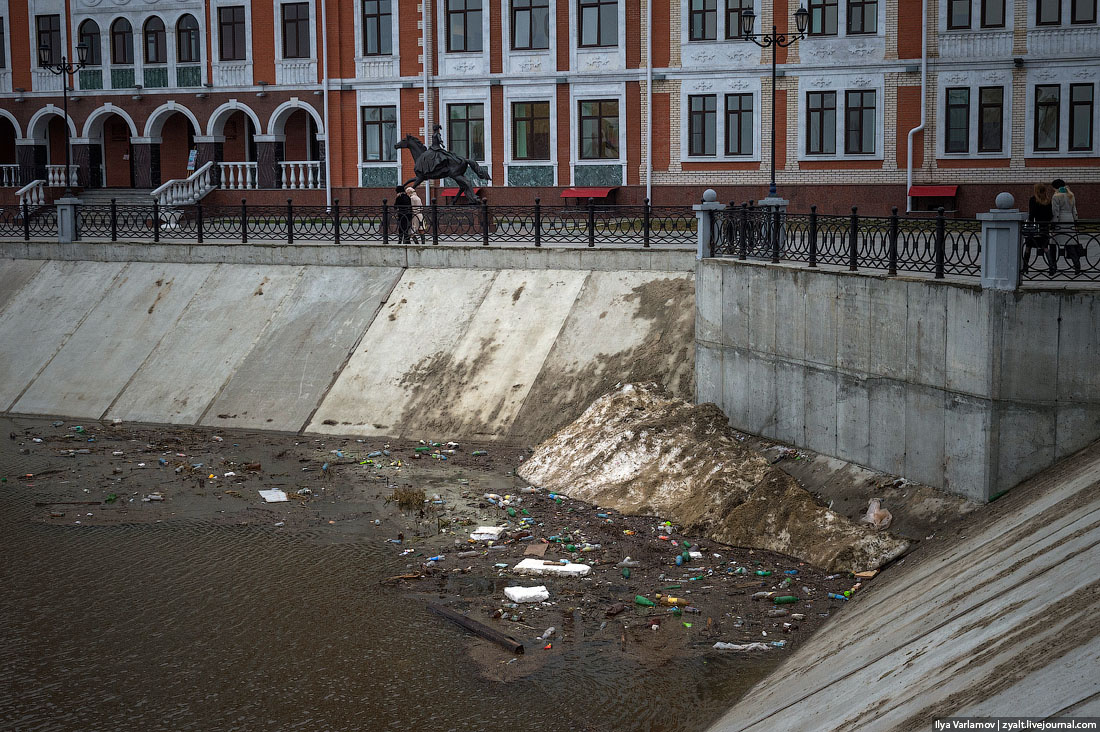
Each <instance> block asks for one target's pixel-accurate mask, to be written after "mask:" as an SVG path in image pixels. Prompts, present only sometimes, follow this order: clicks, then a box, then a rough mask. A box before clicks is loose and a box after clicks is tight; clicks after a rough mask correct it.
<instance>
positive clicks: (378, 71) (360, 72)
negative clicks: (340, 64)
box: [355, 56, 396, 79]
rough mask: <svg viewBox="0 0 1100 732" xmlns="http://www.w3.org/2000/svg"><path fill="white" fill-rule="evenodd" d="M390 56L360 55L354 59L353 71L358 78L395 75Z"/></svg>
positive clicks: (382, 77) (378, 77)
mask: <svg viewBox="0 0 1100 732" xmlns="http://www.w3.org/2000/svg"><path fill="white" fill-rule="evenodd" d="M394 70H395V66H394V62H393V58H392V57H378V56H360V57H358V58H356V59H355V73H356V76H357V77H358V78H360V79H385V78H388V77H391V76H395V75H396V74H395V73H394Z"/></svg>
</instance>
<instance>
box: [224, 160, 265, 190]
mask: <svg viewBox="0 0 1100 732" xmlns="http://www.w3.org/2000/svg"><path fill="white" fill-rule="evenodd" d="M218 171H219V172H220V173H221V188H223V189H226V190H231V191H254V190H256V163H218Z"/></svg>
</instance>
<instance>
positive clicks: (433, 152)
mask: <svg viewBox="0 0 1100 732" xmlns="http://www.w3.org/2000/svg"><path fill="white" fill-rule="evenodd" d="M402 148H404V149H406V150H408V151H409V153H410V154H411V155H412V158H413V172H415V173H416V175H415V176H414V177H412V178H410V179H409V180H407V181H405V182H404V183H403V184H402V186H401V187H402V188H405V187H407V186H409V185H410V184H411V185H412V187H413V188H416V187H417V186H419V185H420V184H421V183H423V182H424V181H425V180H441V179H443V178H453V179H454V181H455V183H458V187H459V189H460V190H461V191H462V195H464V196H465V197H466V199H467V200H468V201H471V202H473V203H479V202H480V199H479V198H478V197H477V194H476V193H474V187H473V185H471V184H470V181H469V180H468V179H467V178H466V176H465V173H466V171H467V170H471V171H473V172H474V174H475V175H477V177H478V178H481V179H482V180H492V178H491V177H490V176H489V172H488V171H487V170H485V169H484V168H482V167H481V166H480V165H478V164H477V161H474V160H470V159H469V158H461V157H459V156H458V155H455V154H454V153H453V152H451V151H450V150H437V149H435V148H428V147H425V146H424V143H423V142H421V141H420V138H419V137H417V136H416V135H412V134H409V135H405V137H404V138H402V139H401V140H400V141H398V142H397V144H395V145H394V149H397V150H400V149H402Z"/></svg>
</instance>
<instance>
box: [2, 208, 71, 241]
mask: <svg viewBox="0 0 1100 732" xmlns="http://www.w3.org/2000/svg"><path fill="white" fill-rule="evenodd" d="M56 236H57V208H56V207H55V206H53V205H52V204H50V205H47V206H31V205H30V204H27V203H24V204H20V205H14V206H0V237H6V238H12V239H15V238H19V239H23V240H24V241H30V240H31V238H32V237H56Z"/></svg>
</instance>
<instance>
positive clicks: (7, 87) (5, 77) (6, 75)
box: [0, 69, 11, 92]
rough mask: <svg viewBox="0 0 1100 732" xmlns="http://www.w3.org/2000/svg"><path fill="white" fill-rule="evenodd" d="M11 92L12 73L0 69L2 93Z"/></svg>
mask: <svg viewBox="0 0 1100 732" xmlns="http://www.w3.org/2000/svg"><path fill="white" fill-rule="evenodd" d="M10 91H11V71H9V70H8V69H0V92H10Z"/></svg>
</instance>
